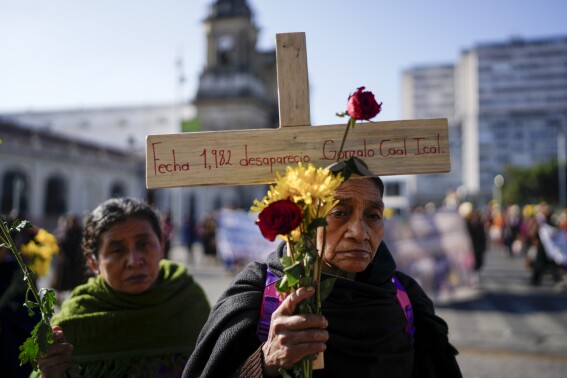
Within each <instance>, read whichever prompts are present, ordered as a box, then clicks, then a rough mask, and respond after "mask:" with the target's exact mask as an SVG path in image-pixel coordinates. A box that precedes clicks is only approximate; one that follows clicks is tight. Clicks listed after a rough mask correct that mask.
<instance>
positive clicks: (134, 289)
mask: <svg viewBox="0 0 567 378" xmlns="http://www.w3.org/2000/svg"><path fill="white" fill-rule="evenodd" d="M162 258H163V244H162V243H161V242H160V240H159V238H158V236H157V235H156V233H155V231H154V229H153V228H152V225H151V224H150V222H149V221H147V220H145V219H142V218H130V219H128V220H126V221H125V222H121V223H117V224H115V225H113V226H112V227H110V228H109V229H108V230H107V231H106V232H104V233H103V234H102V235H101V237H100V248H99V250H98V259H97V261H94V260H93V259H92V258H91V259H89V263H90V264H91V267H92V268H93V269H94V270H95V271H96V270H98V272H99V274H100V275H101V276H102V277H103V278H104V280H105V281H106V282H107V283H108V285H110V287H112V288H113V289H114V290H117V291H120V292H123V293H131V294H135V293H142V292H144V291H146V290H148V289H149V288H150V287H151V286H152V285H153V284H154V282H155V281H156V279H157V276H158V273H159V261H160V260H161V259H162ZM93 264H94V265H93Z"/></svg>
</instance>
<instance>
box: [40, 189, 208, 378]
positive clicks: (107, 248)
mask: <svg viewBox="0 0 567 378" xmlns="http://www.w3.org/2000/svg"><path fill="white" fill-rule="evenodd" d="M82 247H83V253H84V254H85V257H86V259H87V262H88V264H89V266H90V268H91V269H92V270H93V272H94V273H95V277H92V278H90V279H89V281H88V283H86V284H84V285H81V286H78V287H77V288H75V289H74V290H73V292H72V293H71V296H70V297H69V298H68V299H67V300H66V301H65V302H64V303H63V305H62V307H61V311H60V312H59V313H57V314H56V315H55V316H54V317H53V320H52V323H53V324H54V327H53V335H54V338H55V341H56V342H55V344H53V345H52V346H51V347H50V348H49V350H48V352H47V353H46V355H45V356H44V357H43V358H41V359H40V361H39V369H40V372H41V374H42V377H65V376H77V377H177V376H179V375H180V374H181V372H182V370H183V367H184V366H185V362H186V361H187V359H188V357H189V355H190V354H191V352H192V351H193V349H194V347H195V342H196V339H197V336H198V335H199V332H200V330H201V328H202V326H203V324H204V323H205V321H206V319H207V317H208V315H209V311H210V306H209V303H208V301H207V298H206V296H205V294H204V292H203V290H202V288H201V287H200V286H199V285H198V284H197V283H196V282H195V281H194V280H193V278H192V277H191V276H190V275H189V274H188V272H187V269H186V267H185V266H184V265H181V264H178V263H175V262H172V261H168V260H165V259H163V252H164V249H163V247H164V240H163V237H162V231H161V226H160V221H159V216H158V214H157V213H156V212H155V211H154V210H153V209H152V208H151V207H150V206H149V205H148V204H146V203H144V202H142V201H139V200H135V199H130V198H115V199H111V200H108V201H105V202H103V203H102V204H101V205H99V206H98V207H97V208H96V209H94V210H93V211H92V213H90V214H89V215H87V216H86V218H85V221H84V234H83V240H82ZM63 332H64V333H63Z"/></svg>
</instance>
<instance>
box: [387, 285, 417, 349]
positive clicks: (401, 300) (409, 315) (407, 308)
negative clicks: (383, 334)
mask: <svg viewBox="0 0 567 378" xmlns="http://www.w3.org/2000/svg"><path fill="white" fill-rule="evenodd" d="M392 282H393V283H394V285H396V289H397V290H396V299H397V300H398V304H399V305H400V307H401V308H402V309H403V310H404V314H405V316H406V320H407V324H406V327H405V330H406V333H407V334H408V336H409V337H410V339H411V341H412V343H413V335H414V333H415V327H414V326H413V308H412V306H411V302H410V299H409V296H408V293H407V291H406V289H405V288H404V287H403V286H402V283H401V282H400V281H399V280H398V278H397V277H396V275H395V274H394V276H393V277H392Z"/></svg>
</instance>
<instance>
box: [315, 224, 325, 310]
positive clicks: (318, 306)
mask: <svg viewBox="0 0 567 378" xmlns="http://www.w3.org/2000/svg"><path fill="white" fill-rule="evenodd" d="M326 242H327V226H323V242H322V243H321V251H320V252H319V253H318V254H317V260H316V263H315V274H314V276H315V277H314V278H313V280H314V281H315V282H316V283H317V285H316V286H317V288H316V292H315V295H316V298H315V313H316V314H319V313H321V270H322V269H323V254H324V253H325V244H326Z"/></svg>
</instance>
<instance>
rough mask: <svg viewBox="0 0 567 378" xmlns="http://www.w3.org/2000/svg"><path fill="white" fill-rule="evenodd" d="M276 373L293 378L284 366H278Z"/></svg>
mask: <svg viewBox="0 0 567 378" xmlns="http://www.w3.org/2000/svg"><path fill="white" fill-rule="evenodd" d="M278 373H280V375H281V376H282V377H283V378H293V377H292V376H291V375H289V373H288V371H287V370H285V369H284V368H279V369H278Z"/></svg>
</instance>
